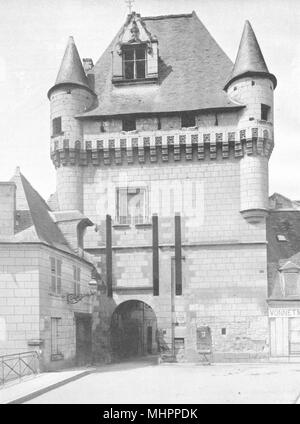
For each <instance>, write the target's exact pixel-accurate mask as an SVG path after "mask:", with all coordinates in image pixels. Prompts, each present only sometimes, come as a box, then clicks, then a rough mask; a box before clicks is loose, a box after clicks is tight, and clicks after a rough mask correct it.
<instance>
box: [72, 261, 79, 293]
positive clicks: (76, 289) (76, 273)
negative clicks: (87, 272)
mask: <svg viewBox="0 0 300 424" xmlns="http://www.w3.org/2000/svg"><path fill="white" fill-rule="evenodd" d="M80 273H81V270H80V268H79V267H78V266H75V265H73V292H74V294H75V296H79V295H80Z"/></svg>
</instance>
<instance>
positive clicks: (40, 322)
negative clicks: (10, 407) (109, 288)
mask: <svg viewBox="0 0 300 424" xmlns="http://www.w3.org/2000/svg"><path fill="white" fill-rule="evenodd" d="M0 208H1V211H0V355H7V354H14V353H22V352H28V351H37V352H38V357H39V363H40V368H41V369H44V370H45V369H56V368H61V367H66V366H70V365H74V364H82V363H91V362H92V360H94V361H101V360H103V357H101V355H100V356H99V355H97V354H96V353H95V352H94V351H93V349H92V330H93V329H92V322H93V320H92V313H93V310H94V311H95V310H97V308H94V307H93V305H94V302H96V303H97V305H98V304H99V300H97V299H99V297H100V296H102V298H103V294H101V292H102V291H103V289H104V287H103V283H102V281H101V278H100V276H99V275H98V274H97V272H96V269H95V266H94V264H93V261H92V260H91V258H90V257H89V256H88V255H87V254H86V253H83V251H82V250H81V249H80V247H78V245H77V246H75V244H76V239H77V231H76V228H77V229H78V228H79V229H80V228H83V227H85V226H86V225H90V224H91V223H90V221H89V220H88V219H86V218H84V217H83V216H82V214H81V215H80V214H79V213H76V214H74V213H72V214H71V213H69V214H68V216H66V214H59V213H57V214H55V213H53V212H51V211H50V209H49V207H48V206H47V204H46V202H45V201H44V200H43V199H42V198H41V197H40V195H39V194H38V193H37V192H36V191H35V190H34V189H33V187H32V186H31V185H30V183H29V182H28V181H27V180H26V178H25V177H24V176H23V175H22V174H21V172H20V170H19V169H17V170H16V173H15V175H14V176H13V178H12V179H11V180H10V181H9V182H2V183H0ZM66 226H69V227H72V234H71V235H70V237H68V231H67V230H66ZM78 240H80V237H79V238H78ZM91 283H92V284H91ZM91 293H94V294H93V296H90V294H91ZM102 304H103V300H102ZM106 306H108V304H105V306H103V305H102V310H105V307H106ZM108 329H109V326H108ZM108 329H107V328H106V333H107V332H108ZM101 332H102V333H101ZM103 332H104V333H103ZM100 333H101V334H105V329H104V327H103V325H102V328H101V330H100ZM101 334H99V337H100V339H101ZM99 337H98V338H99ZM106 340H107V334H106ZM12 364H13V362H12Z"/></svg>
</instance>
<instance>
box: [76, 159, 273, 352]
mask: <svg viewBox="0 0 300 424" xmlns="http://www.w3.org/2000/svg"><path fill="white" fill-rule="evenodd" d="M265 165H266V166H267V161H266V162H265ZM262 168H263V173H264V176H266V175H267V169H265V168H264V167H262ZM240 171H241V168H240V159H239V158H232V159H227V160H216V161H211V160H204V161H202V162H201V163H199V162H189V163H186V162H180V163H174V162H167V163H158V164H152V165H151V164H145V165H135V166H130V165H129V166H126V165H124V166H123V165H122V166H119V167H113V166H112V167H110V168H105V169H99V168H94V167H86V168H84V177H83V178H84V182H85V183H84V213H85V215H87V216H88V217H89V218H90V219H91V220H92V221H93V222H95V223H96V224H97V226H98V232H95V231H94V230H93V229H88V230H87V235H86V238H85V246H86V248H88V249H90V251H91V252H94V253H95V255H96V256H97V260H98V262H99V265H100V269H101V272H102V273H103V274H104V275H105V221H104V219H105V215H106V214H107V213H108V214H110V215H112V217H113V220H114V218H115V207H116V198H115V191H116V187H118V186H121V187H122V186H129V187H130V186H138V187H147V188H148V189H149V216H151V214H152V213H157V214H158V217H159V218H158V220H159V244H160V249H159V250H160V255H159V260H160V294H159V296H153V294H152V288H151V285H152V250H151V245H152V226H151V221H150V222H149V225H146V226H138V225H137V226H120V225H115V226H113V285H114V297H113V300H114V301H115V302H116V304H119V303H121V302H123V301H126V300H130V299H138V300H141V301H144V302H146V303H147V304H149V305H150V306H151V307H152V308H153V310H154V311H155V313H156V316H157V320H158V327H159V329H160V331H162V333H163V335H164V340H165V341H166V342H167V343H168V344H169V346H170V345H171V339H172V338H173V337H175V338H176V337H180V338H184V339H185V356H184V360H197V359H199V355H198V354H197V350H196V330H197V327H199V326H203V325H208V326H209V327H210V328H211V331H212V342H213V351H214V357H215V360H250V359H263V358H266V357H267V356H268V344H269V342H268V322H267V318H266V301H265V300H266V297H267V270H266V263H267V261H266V231H265V221H264V219H263V220H262V221H260V222H258V223H255V224H251V223H249V222H247V221H246V220H245V219H244V218H243V217H242V216H241V214H240V206H241V190H240V185H241V174H240ZM263 193H265V191H264V190H263ZM254 195H256V194H255V193H254ZM175 212H180V213H181V215H182V223H181V224H182V225H181V227H182V247H183V248H182V254H183V256H184V266H183V273H184V276H183V277H184V286H183V295H182V296H175V299H174V307H175V312H174V314H173V327H172V322H171V320H172V313H171V309H172V304H171V302H172V301H171V280H172V278H173V279H174V273H173V274H172V261H174V259H172V258H174V214H175ZM113 224H117V222H116V221H114V222H113ZM172 275H173V277H172ZM224 332H225V334H223V333H224Z"/></svg>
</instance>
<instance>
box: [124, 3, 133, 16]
mask: <svg viewBox="0 0 300 424" xmlns="http://www.w3.org/2000/svg"><path fill="white" fill-rule="evenodd" d="M134 2H135V0H125V3H126V4H127V6H128V11H129V14H130V15H131V13H132V7H133V3H134Z"/></svg>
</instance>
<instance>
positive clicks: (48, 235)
mask: <svg viewBox="0 0 300 424" xmlns="http://www.w3.org/2000/svg"><path fill="white" fill-rule="evenodd" d="M12 181H13V182H14V183H15V184H16V187H17V190H16V217H17V223H18V225H17V226H16V234H15V237H14V239H15V240H14V241H17V242H43V243H45V244H47V245H49V246H52V247H56V248H58V249H61V250H64V251H66V252H68V253H74V252H73V251H72V250H71V248H70V247H69V245H68V243H67V241H66V239H65V237H64V236H63V234H62V232H61V231H60V229H59V228H58V226H57V225H56V224H55V223H54V221H53V220H52V218H51V216H50V209H49V207H48V205H47V203H46V202H45V201H44V199H43V198H42V197H41V196H40V195H39V193H38V192H37V191H36V190H35V189H34V188H33V187H32V186H31V184H30V183H29V182H28V181H27V179H26V178H25V177H24V175H23V174H21V172H20V170H19V169H18V168H17V170H16V173H15V175H14V176H13V178H12Z"/></svg>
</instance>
